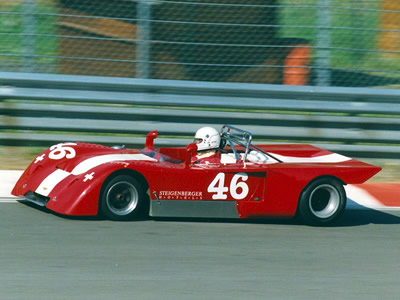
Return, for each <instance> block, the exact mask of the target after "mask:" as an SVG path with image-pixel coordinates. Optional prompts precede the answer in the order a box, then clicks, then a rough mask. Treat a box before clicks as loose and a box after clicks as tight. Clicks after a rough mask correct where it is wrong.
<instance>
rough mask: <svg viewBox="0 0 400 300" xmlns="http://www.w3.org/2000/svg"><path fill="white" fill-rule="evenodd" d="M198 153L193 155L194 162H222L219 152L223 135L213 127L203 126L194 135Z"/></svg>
mask: <svg viewBox="0 0 400 300" xmlns="http://www.w3.org/2000/svg"><path fill="white" fill-rule="evenodd" d="M194 142H195V143H196V144H197V153H196V155H194V156H193V157H192V164H218V163H220V162H221V155H220V152H219V148H220V143H221V136H220V134H219V132H218V131H217V130H215V129H214V128H212V127H202V128H200V129H199V130H197V132H196V134H195V136H194Z"/></svg>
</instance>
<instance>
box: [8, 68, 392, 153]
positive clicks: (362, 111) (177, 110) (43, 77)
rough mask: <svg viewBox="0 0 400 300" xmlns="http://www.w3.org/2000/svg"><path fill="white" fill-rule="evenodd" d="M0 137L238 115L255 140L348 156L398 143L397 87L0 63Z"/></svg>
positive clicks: (39, 140) (38, 140)
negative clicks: (134, 75) (20, 68)
mask: <svg viewBox="0 0 400 300" xmlns="http://www.w3.org/2000/svg"><path fill="white" fill-rule="evenodd" d="M0 99H2V101H0V129H1V133H0V143H1V144H3V145H49V144H51V143H56V142H62V141H86V142H95V143H102V144H125V145H127V146H135V147H137V146H138V147H141V146H142V145H143V143H144V138H143V136H144V135H145V134H146V133H147V132H149V131H150V130H154V129H157V130H159V133H160V137H161V138H159V139H157V141H156V145H159V146H162V145H184V144H187V143H189V142H190V141H191V140H192V138H191V137H192V136H193V134H194V132H195V131H196V130H197V129H198V128H199V127H201V126H204V125H211V126H215V127H216V128H219V127H221V126H222V125H223V124H225V123H229V124H234V125H236V126H238V127H242V128H244V129H246V130H248V131H250V132H252V133H253V136H254V139H255V140H256V141H257V140H259V141H260V143H267V142H273V143H275V142H307V143H312V144H315V145H317V146H321V147H324V148H327V149H330V150H332V151H336V152H339V153H344V154H348V155H353V156H367V157H391V158H396V157H398V156H399V153H400V146H399V145H400V117H399V116H400V91H398V90H394V89H366V88H327V87H309V86H281V85H264V84H242V83H235V84H233V83H213V82H193V81H170V80H152V79H148V80H147V79H129V78H114V77H113V78H111V77H90V76H71V75H53V74H29V73H8V72H0Z"/></svg>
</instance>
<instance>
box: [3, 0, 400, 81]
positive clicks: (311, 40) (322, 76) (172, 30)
mask: <svg viewBox="0 0 400 300" xmlns="http://www.w3.org/2000/svg"><path fill="white" fill-rule="evenodd" d="M0 71H13V72H30V73H32V72H33V73H55V74H74V75H95V76H115V77H131V78H150V79H174V80H195V81H218V82H247V83H271V84H295V85H318V86H347V87H366V86H385V87H398V86H400V3H399V1H397V0H358V1H347V0H196V1H194V0H191V1H190V0H175V1H167V0H13V1H11V0H9V1H7V0H3V1H1V2H0Z"/></svg>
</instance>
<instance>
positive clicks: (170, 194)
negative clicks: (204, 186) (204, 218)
mask: <svg viewBox="0 0 400 300" xmlns="http://www.w3.org/2000/svg"><path fill="white" fill-rule="evenodd" d="M158 197H159V199H160V200H161V199H164V200H166V199H167V200H170V199H171V200H201V199H202V198H203V193H202V192H199V191H160V193H159V195H158Z"/></svg>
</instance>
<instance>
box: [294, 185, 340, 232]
mask: <svg viewBox="0 0 400 300" xmlns="http://www.w3.org/2000/svg"><path fill="white" fill-rule="evenodd" d="M346 200H347V197H346V192H345V190H344V188H343V185H342V184H341V183H340V182H339V181H338V180H337V179H334V178H320V179H317V180H315V181H314V182H312V183H311V184H309V185H308V186H307V187H306V188H305V189H304V190H303V192H302V193H301V196H300V199H299V206H298V213H299V215H300V217H301V219H302V220H303V221H304V222H305V223H307V224H309V225H318V226H323V225H329V224H332V223H333V222H335V221H337V220H338V218H339V217H340V216H341V215H342V214H343V211H344V209H345V207H346Z"/></svg>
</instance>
